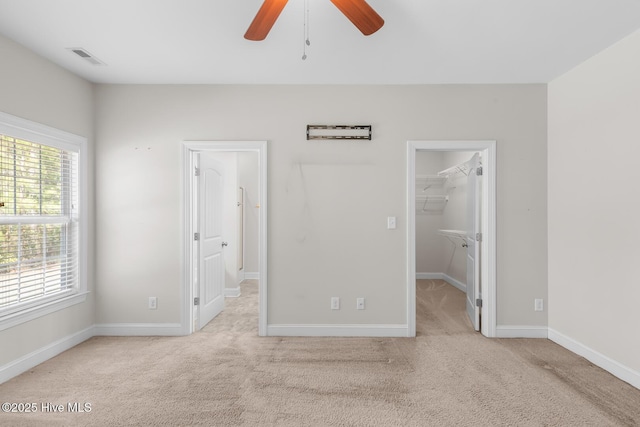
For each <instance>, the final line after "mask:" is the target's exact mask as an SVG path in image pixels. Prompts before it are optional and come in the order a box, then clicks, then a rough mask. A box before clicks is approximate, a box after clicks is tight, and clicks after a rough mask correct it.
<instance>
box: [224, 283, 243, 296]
mask: <svg viewBox="0 0 640 427" xmlns="http://www.w3.org/2000/svg"><path fill="white" fill-rule="evenodd" d="M224 296H225V297H226V298H238V297H239V296H240V286H238V287H237V288H224Z"/></svg>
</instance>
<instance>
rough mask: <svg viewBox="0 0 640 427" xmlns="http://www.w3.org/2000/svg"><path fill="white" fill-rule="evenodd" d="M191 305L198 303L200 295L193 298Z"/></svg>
mask: <svg viewBox="0 0 640 427" xmlns="http://www.w3.org/2000/svg"><path fill="white" fill-rule="evenodd" d="M193 305H200V297H195V298H194V299H193Z"/></svg>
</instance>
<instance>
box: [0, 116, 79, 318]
mask: <svg viewBox="0 0 640 427" xmlns="http://www.w3.org/2000/svg"><path fill="white" fill-rule="evenodd" d="M83 142H84V139H83V138H80V137H77V136H75V135H71V134H66V133H65V132H61V131H57V130H55V129H51V128H48V127H45V126H42V125H37V124H35V123H31V122H27V121H25V120H22V119H18V118H15V117H12V116H8V115H0V324H2V326H4V327H9V326H12V325H14V324H16V323H20V322H21V321H26V320H30V319H32V318H34V317H38V316H40V315H43V314H47V313H49V312H51V311H55V310H57V309H60V308H64V307H67V306H69V305H71V304H73V303H76V302H80V301H79V300H78V299H77V298H74V297H76V296H78V295H82V296H83V295H84V291H85V290H86V284H85V283H84V282H85V281H84V280H83V279H82V277H83V273H84V264H83V262H82V257H81V246H82V239H81V238H82V237H83V236H82V234H83V232H82V227H81V224H82V218H81V212H82V209H81V202H82V200H81V191H80V182H81V180H80V162H81V151H82V147H83ZM83 299H84V296H83V297H82V300H83ZM8 319H11V321H10V322H7V320H8ZM7 323H9V324H8V325H7Z"/></svg>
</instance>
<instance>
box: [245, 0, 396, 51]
mask: <svg viewBox="0 0 640 427" xmlns="http://www.w3.org/2000/svg"><path fill="white" fill-rule="evenodd" d="M287 1H288V0H264V2H263V3H262V6H261V7H260V10H258V13H257V14H256V16H255V18H253V22H251V25H249V28H248V29H247V32H246V33H245V35H244V38H245V39H247V40H253V41H260V40H264V39H265V38H266V37H267V34H269V31H270V30H271V27H273V24H275V23H276V20H277V19H278V16H280V12H282V9H284V6H285V5H286V4H287ZM331 3H333V4H334V5H335V6H336V7H337V8H338V9H340V12H342V13H343V14H344V16H346V17H347V18H349V20H350V21H351V22H352V23H353V25H355V26H356V27H357V28H358V29H359V30H360V31H361V32H362V34H364V35H365V36H368V35H371V34H373V33H375V32H376V31H378V30H379V29H380V28H381V27H382V25H383V24H384V19H382V18H381V17H380V15H378V14H377V13H376V11H375V10H373V8H372V7H371V6H369V4H367V2H366V1H365V0H331Z"/></svg>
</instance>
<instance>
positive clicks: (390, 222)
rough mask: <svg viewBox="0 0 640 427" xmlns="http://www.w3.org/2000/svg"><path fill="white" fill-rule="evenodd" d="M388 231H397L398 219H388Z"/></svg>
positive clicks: (392, 217) (393, 217)
mask: <svg viewBox="0 0 640 427" xmlns="http://www.w3.org/2000/svg"><path fill="white" fill-rule="evenodd" d="M387 229H389V230H395V229H396V217H395V216H390V217H387Z"/></svg>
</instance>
